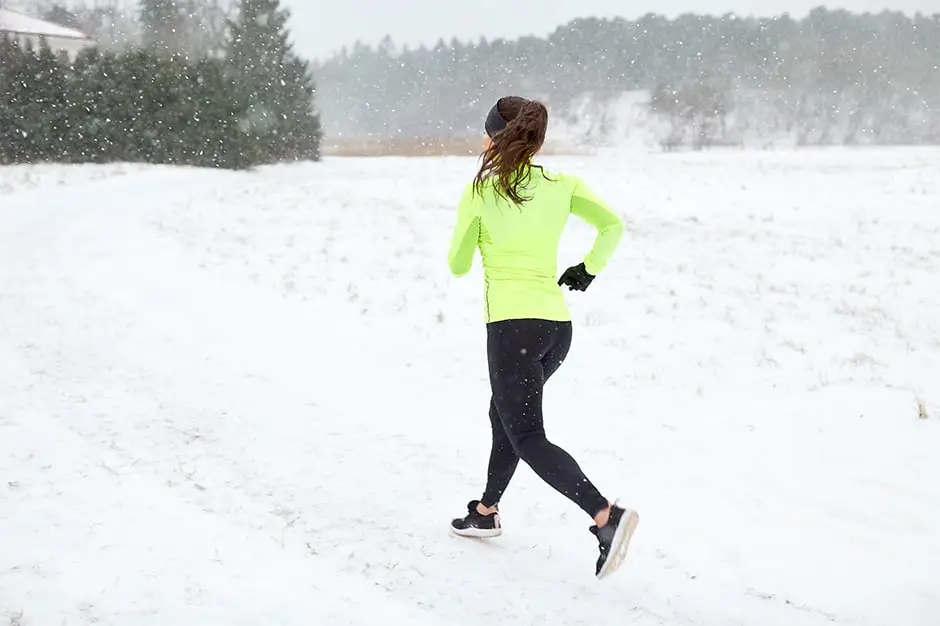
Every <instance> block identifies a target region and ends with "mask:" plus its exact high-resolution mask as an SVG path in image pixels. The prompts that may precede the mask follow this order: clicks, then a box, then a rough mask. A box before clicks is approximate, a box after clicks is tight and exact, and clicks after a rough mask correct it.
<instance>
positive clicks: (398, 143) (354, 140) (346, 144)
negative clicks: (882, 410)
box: [322, 136, 592, 157]
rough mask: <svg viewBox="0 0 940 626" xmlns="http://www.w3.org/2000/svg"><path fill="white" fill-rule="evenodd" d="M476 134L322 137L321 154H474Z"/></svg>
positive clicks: (553, 147) (549, 145)
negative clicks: (457, 135)
mask: <svg viewBox="0 0 940 626" xmlns="http://www.w3.org/2000/svg"><path fill="white" fill-rule="evenodd" d="M481 141H482V139H481V138H480V137H379V136H371V137H370V136H345V137H325V138H324V139H323V144H322V152H323V154H324V156H342V157H383V156H405V157H442V156H469V157H476V156H479V155H480V152H481V151H482V149H483V148H482V146H481ZM542 152H543V153H544V154H590V153H591V152H592V151H591V150H590V149H587V148H578V147H574V146H568V145H563V144H561V143H558V142H548V141H546V142H545V146H544V147H543V149H542Z"/></svg>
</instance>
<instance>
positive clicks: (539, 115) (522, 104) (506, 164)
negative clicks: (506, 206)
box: [473, 96, 548, 204]
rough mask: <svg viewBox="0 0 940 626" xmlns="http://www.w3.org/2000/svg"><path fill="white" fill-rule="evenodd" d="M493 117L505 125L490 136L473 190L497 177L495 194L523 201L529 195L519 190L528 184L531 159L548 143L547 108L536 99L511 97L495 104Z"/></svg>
mask: <svg viewBox="0 0 940 626" xmlns="http://www.w3.org/2000/svg"><path fill="white" fill-rule="evenodd" d="M494 117H496V118H497V119H499V118H501V119H502V120H503V121H505V127H504V128H502V129H501V130H498V131H497V132H494V133H493V134H492V135H491V137H490V138H491V140H492V144H491V145H490V147H489V148H488V149H487V150H486V151H485V152H484V153H483V156H482V164H481V166H480V170H479V172H477V175H476V177H475V178H474V181H473V186H474V190H475V191H481V190H482V188H483V184H484V182H485V180H486V179H487V178H490V177H493V176H495V178H496V182H495V186H496V193H497V194H499V195H500V196H502V197H504V198H507V199H509V200H511V201H512V202H514V203H515V204H523V203H525V202H526V201H527V200H529V199H530V198H526V197H523V196H522V195H521V194H520V191H519V190H520V187H524V186H525V184H526V183H528V181H529V177H530V174H531V172H530V169H531V166H532V158H533V157H534V156H535V154H536V153H537V152H538V151H539V150H540V149H541V148H542V144H543V143H545V133H546V131H547V130H548V109H546V108H545V105H544V104H542V103H541V102H538V101H537V100H526V99H525V98H520V97H518V96H508V97H505V98H500V100H499V101H498V102H497V103H496V105H495V106H494V107H493V111H491V112H490V119H493V118H494ZM488 126H491V124H488Z"/></svg>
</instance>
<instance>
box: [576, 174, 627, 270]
mask: <svg viewBox="0 0 940 626" xmlns="http://www.w3.org/2000/svg"><path fill="white" fill-rule="evenodd" d="M571 213H572V214H574V215H577V216H578V217H580V218H581V219H583V220H585V221H586V222H588V223H589V224H591V225H593V226H594V227H595V228H596V229H597V238H596V239H595V240H594V246H593V247H592V248H591V251H590V252H589V253H588V255H587V256H586V257H585V258H584V268H585V269H586V270H587V272H588V273H589V274H591V275H592V276H596V275H597V274H598V273H599V272H601V271H603V269H604V267H605V266H606V265H607V262H608V261H609V260H610V257H611V256H613V253H614V250H616V249H617V245H618V244H619V243H620V239H621V237H623V220H622V219H620V216H619V215H617V214H616V213H614V211H613V209H611V208H610V206H609V205H608V204H607V203H606V202H604V200H603V199H602V198H601V197H600V196H598V195H597V194H596V193H594V191H592V190H591V188H590V187H588V186H587V184H585V183H584V181H582V180H581V179H579V178H575V185H574V190H573V191H572V193H571Z"/></svg>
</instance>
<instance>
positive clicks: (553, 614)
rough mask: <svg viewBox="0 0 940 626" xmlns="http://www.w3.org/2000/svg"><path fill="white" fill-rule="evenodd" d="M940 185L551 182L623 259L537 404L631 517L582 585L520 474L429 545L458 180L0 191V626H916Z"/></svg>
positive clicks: (303, 177) (467, 437) (722, 159)
mask: <svg viewBox="0 0 940 626" xmlns="http://www.w3.org/2000/svg"><path fill="white" fill-rule="evenodd" d="M938 156H940V155H938V153H937V152H936V151H930V150H921V151H917V150H899V151H889V150H858V151H849V150H841V149H835V150H830V151H806V152H778V153H766V154H753V153H751V154H744V153H731V152H721V151H716V152H714V153H710V154H681V155H679V154H677V155H659V154H650V155H641V154H636V153H621V152H611V153H605V154H602V155H599V156H595V157H581V158H570V157H569V158H553V159H550V160H547V161H546V163H547V164H549V165H551V166H555V167H558V168H564V169H567V170H571V171H576V172H578V173H580V174H581V175H582V176H584V178H585V179H587V180H588V181H589V182H590V183H591V184H592V185H593V186H594V187H595V188H596V189H597V190H598V191H599V192H601V193H602V194H604V195H605V196H607V197H609V198H610V199H611V201H613V202H614V203H615V204H616V205H617V206H618V207H619V208H620V209H621V210H622V212H623V215H624V217H625V219H626V220H627V225H628V232H627V235H626V237H625V239H624V243H623V247H622V249H621V250H620V251H619V252H618V254H617V256H616V257H615V259H614V261H612V263H611V265H610V266H609V269H608V270H607V273H606V274H605V275H604V276H603V277H600V278H599V279H598V280H597V281H596V282H595V284H594V286H592V288H591V290H590V291H589V292H587V293H585V294H576V295H571V296H569V302H570V305H571V307H572V311H573V313H574V315H575V338H574V345H573V349H572V352H571V355H570V357H569V358H568V360H567V362H566V363H565V365H564V367H563V368H562V369H561V370H560V371H559V372H558V374H556V376H555V377H554V378H553V379H552V382H551V383H550V385H549V387H548V390H547V395H546V403H547V404H546V420H547V424H546V426H547V428H548V430H549V436H550V438H553V439H556V440H558V441H559V442H564V444H565V447H566V448H569V449H570V450H571V451H572V452H573V453H574V454H575V456H576V457H577V458H578V460H579V462H581V464H582V465H583V466H585V469H586V470H587V471H588V474H589V475H590V476H592V477H596V482H598V483H599V486H600V487H601V488H602V489H603V490H604V491H605V492H606V493H610V494H614V495H615V496H619V497H620V498H621V499H622V500H623V502H625V503H628V504H629V505H630V506H633V507H635V508H637V509H638V510H639V511H640V513H641V516H642V521H641V523H640V527H639V529H638V531H637V534H636V536H635V538H634V544H633V547H632V548H631V556H630V559H629V561H628V563H627V565H626V567H625V568H624V569H623V570H621V571H620V572H618V573H617V575H616V576H615V577H613V578H611V579H610V580H608V581H604V582H603V583H598V582H596V581H595V580H594V579H593V577H592V573H593V569H592V566H593V560H594V557H595V551H594V550H595V547H594V546H595V543H594V539H593V537H592V536H591V535H590V534H589V533H588V532H587V527H588V525H589V523H590V521H589V520H587V519H584V518H583V516H582V515H581V513H580V512H579V511H577V510H576V509H574V508H573V506H571V505H569V504H567V503H566V502H565V501H564V500H563V499H561V498H559V497H558V496H557V495H556V494H554V493H553V492H552V491H550V489H549V488H548V487H546V486H544V485H543V484H542V483H540V482H539V481H538V480H537V479H536V478H535V477H534V475H533V474H532V473H531V471H529V470H528V468H520V470H519V473H518V474H517V477H516V481H515V482H514V484H513V485H512V486H511V487H510V491H509V493H508V494H507V497H506V500H505V501H504V503H503V504H502V507H501V508H502V513H503V517H504V523H505V525H506V533H505V535H504V536H503V537H501V538H500V539H498V540H494V541H492V542H490V543H483V542H478V541H472V540H471V541H468V540H464V539H458V538H455V537H452V536H450V535H449V534H448V532H447V522H448V521H449V520H450V518H451V517H453V516H455V515H459V514H460V513H461V511H462V509H463V507H464V505H465V503H466V501H467V500H469V499H470V498H473V497H477V496H478V495H479V491H480V489H481V487H482V480H483V478H484V477H485V476H484V475H485V463H486V454H487V452H488V441H487V438H488V435H489V433H488V422H487V418H486V407H487V403H488V399H489V397H488V387H487V379H486V368H485V350H484V344H483V338H484V334H483V326H482V304H481V298H480V296H481V294H482V285H481V282H480V273H479V268H476V269H475V270H474V272H473V274H472V275H471V277H469V278H467V279H464V280H454V279H452V278H451V277H450V276H449V275H448V274H447V270H446V263H445V255H446V246H447V243H448V237H449V235H450V227H451V225H452V220H453V216H454V213H453V211H454V204H455V202H456V199H457V198H458V197H459V194H460V190H461V187H462V185H463V183H464V182H465V181H466V180H468V179H469V177H471V176H472V174H473V169H474V161H473V160H472V159H460V158H451V159H396V158H390V159H361V160H360V159H330V160H327V161H325V162H323V163H321V164H316V165H295V166H280V167H271V168H266V169H263V170H260V171H257V172H253V173H232V172H209V171H200V170H194V169H183V168H179V169H174V168H167V167H144V166H129V165H113V166H81V167H79V166H73V167H65V166H31V167H6V168H0V624H4V623H5V621H9V623H10V624H11V625H12V624H16V625H18V626H46V625H56V626H58V625H61V624H68V625H72V624H93V623H94V624H107V625H112V624H113V625H122V626H123V625H126V624H148V625H157V624H159V625H166V624H200V625H209V624H219V625H222V624H225V625H226V626H230V625H233V624H266V625H268V624H336V625H339V624H377V623H389V624H416V625H422V624H428V625H429V624H441V625H443V624H448V625H451V624H454V625H464V624H465V625H471V624H472V625H476V624H493V623H499V624H505V625H510V626H512V625H522V624H526V625H529V624H532V625H534V624H540V625H541V624H548V625H559V626H561V625H564V626H576V625H582V624H583V625H587V624H598V623H610V622H611V621H612V620H613V622H614V623H626V622H629V623H631V624H636V625H638V626H646V625H653V624H667V625H670V626H672V625H680V624H681V625H687V624H702V625H708V626H725V625H727V626H731V625H740V624H746V625H748V626H750V625H756V626H774V625H781V626H784V625H785V626H816V625H823V624H838V625H845V626H876V625H878V626H880V625H884V624H897V625H904V626H929V625H933V624H936V623H937V620H938V618H940V590H938V587H937V585H936V580H937V578H938V574H940V530H938V524H937V520H938V519H940V480H938V478H937V477H938V476H940V454H937V450H938V443H940V289H937V288H936V285H937V277H938V275H940V214H938V213H937V206H938V205H940V176H938V174H937V169H936V163H937V161H938ZM429 181H430V182H429ZM591 236H592V233H591V231H590V230H589V229H588V228H587V227H586V226H585V225H583V224H581V223H579V222H577V221H574V220H573V221H572V229H571V231H570V233H569V235H568V237H567V238H566V240H565V241H564V244H563V250H562V257H561V259H560V263H561V264H565V263H569V262H573V261H576V260H577V259H578V257H579V256H580V255H582V254H583V252H584V251H585V250H586V249H587V247H588V246H589V245H590V242H591ZM918 401H920V407H921V409H920V410H922V411H923V412H925V413H926V415H925V416H924V418H921V417H919V415H918V412H919V408H918Z"/></svg>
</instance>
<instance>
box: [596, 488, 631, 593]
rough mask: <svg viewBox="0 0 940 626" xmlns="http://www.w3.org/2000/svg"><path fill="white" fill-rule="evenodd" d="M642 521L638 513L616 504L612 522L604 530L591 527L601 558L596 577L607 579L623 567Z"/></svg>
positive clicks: (611, 517)
mask: <svg viewBox="0 0 940 626" xmlns="http://www.w3.org/2000/svg"><path fill="white" fill-rule="evenodd" d="M639 521H640V516H639V515H638V514H637V512H636V511H631V510H630V509H624V508H621V507H619V506H617V505H616V504H614V505H613V506H611V507H610V521H609V522H607V524H606V525H605V526H604V527H603V528H598V527H597V526H591V532H592V533H593V534H594V536H595V537H597V542H598V548H599V549H600V556H599V557H598V559H597V566H596V567H595V572H594V574H595V576H597V578H599V579H600V578H605V577H607V576H609V575H610V574H613V573H614V571H615V570H616V569H617V568H618V567H620V566H621V565H623V562H624V560H625V559H626V558H627V548H628V547H629V545H630V538H631V537H633V531H635V530H636V525H637V523H638V522H639Z"/></svg>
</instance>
